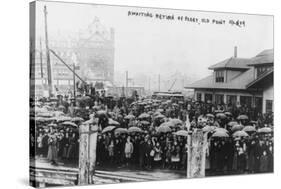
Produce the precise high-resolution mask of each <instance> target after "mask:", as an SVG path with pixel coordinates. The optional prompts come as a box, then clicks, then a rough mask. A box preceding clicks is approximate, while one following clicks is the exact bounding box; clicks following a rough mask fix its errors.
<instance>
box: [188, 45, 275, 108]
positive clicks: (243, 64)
mask: <svg viewBox="0 0 281 189" xmlns="http://www.w3.org/2000/svg"><path fill="white" fill-rule="evenodd" d="M273 63H274V53H273V49H269V50H264V51H262V52H261V53H259V54H258V55H257V56H255V57H252V58H238V57H237V48H236V47H235V51H234V56H233V57H230V58H228V59H226V60H223V61H221V62H219V63H217V64H214V65H212V66H210V67H209V69H210V70H213V73H212V75H209V76H207V77H205V78H203V79H201V80H198V81H196V82H194V83H192V84H190V85H188V86H186V87H185V88H188V89H194V91H195V100H197V101H204V102H212V103H215V104H228V105H238V106H240V105H246V106H248V107H254V108H256V110H257V111H258V112H263V113H265V112H272V111H273Z"/></svg>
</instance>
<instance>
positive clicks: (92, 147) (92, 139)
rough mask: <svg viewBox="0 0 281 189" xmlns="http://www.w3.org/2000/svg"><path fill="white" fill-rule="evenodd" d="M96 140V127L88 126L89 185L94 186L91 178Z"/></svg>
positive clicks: (94, 161)
mask: <svg viewBox="0 0 281 189" xmlns="http://www.w3.org/2000/svg"><path fill="white" fill-rule="evenodd" d="M97 138H98V125H97V124H95V125H90V137H89V141H90V146H89V155H90V158H89V161H90V163H89V166H90V167H89V184H94V181H93V176H94V174H95V168H96V159H97V156H96V149H97Z"/></svg>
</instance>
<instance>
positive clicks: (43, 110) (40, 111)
mask: <svg viewBox="0 0 281 189" xmlns="http://www.w3.org/2000/svg"><path fill="white" fill-rule="evenodd" d="M34 109H35V112H36V113H43V112H48V109H47V108H46V107H43V108H40V107H35V108H34Z"/></svg>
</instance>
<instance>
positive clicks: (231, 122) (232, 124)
mask: <svg viewBox="0 0 281 189" xmlns="http://www.w3.org/2000/svg"><path fill="white" fill-rule="evenodd" d="M227 125H229V126H230V127H233V126H234V125H238V122H237V121H230V122H229V123H228V124H227Z"/></svg>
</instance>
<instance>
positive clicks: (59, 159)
mask: <svg viewBox="0 0 281 189" xmlns="http://www.w3.org/2000/svg"><path fill="white" fill-rule="evenodd" d="M85 99H86V98H85ZM85 99H84V101H83V103H84V105H82V106H79V105H78V106H75V105H72V106H65V103H61V104H58V103H52V102H37V104H35V108H34V110H35V112H34V115H35V116H34V117H35V123H36V124H35V130H36V132H35V133H36V135H35V136H34V139H33V140H34V141H36V149H37V151H36V155H37V157H42V158H44V157H45V158H47V159H48V160H49V161H50V163H52V164H54V165H56V164H57V163H62V164H71V165H73V166H77V162H78V154H79V129H78V128H79V126H80V125H82V124H98V126H99V134H98V144H97V167H98V168H100V169H103V168H116V169H117V168H118V169H119V168H120V169H122V168H126V169H133V170H153V169H165V170H171V171H174V170H182V171H185V170H186V168H187V166H188V165H187V156H188V154H187V136H188V134H189V133H190V132H192V131H193V130H194V129H202V130H203V132H204V133H205V134H206V135H207V147H206V172H207V175H218V174H242V173H259V172H272V171H273V123H272V122H270V121H269V122H266V121H264V119H262V117H261V118H260V117H259V118H257V119H256V120H250V118H249V116H248V115H246V114H245V113H244V112H242V111H241V113H239V115H238V116H235V115H233V112H231V111H226V110H222V108H214V109H213V110H212V111H208V112H206V113H199V114H198V113H197V114H193V113H192V112H198V111H199V112H200V108H202V107H204V106H209V105H210V104H204V103H202V102H195V101H192V100H189V101H184V102H182V101H178V100H175V99H169V100H164V99H160V100H159V99H151V98H141V99H136V100H134V101H133V102H131V103H128V101H126V99H123V100H122V101H118V102H117V100H116V102H114V103H113V102H108V101H106V100H96V101H94V102H93V103H91V104H93V106H91V107H90V106H88V103H90V102H89V101H90V99H89V98H87V99H86V100H85ZM83 103H80V105H81V104H83ZM108 103H110V104H111V105H109V104H108ZM112 103H113V104H115V105H113V106H112ZM198 104H199V105H198ZM214 107H216V106H215V105H214ZM198 109H199V110H198ZM94 118H96V119H98V122H97V123H96V122H94ZM265 122H266V123H265Z"/></svg>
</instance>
